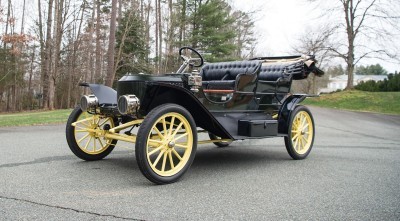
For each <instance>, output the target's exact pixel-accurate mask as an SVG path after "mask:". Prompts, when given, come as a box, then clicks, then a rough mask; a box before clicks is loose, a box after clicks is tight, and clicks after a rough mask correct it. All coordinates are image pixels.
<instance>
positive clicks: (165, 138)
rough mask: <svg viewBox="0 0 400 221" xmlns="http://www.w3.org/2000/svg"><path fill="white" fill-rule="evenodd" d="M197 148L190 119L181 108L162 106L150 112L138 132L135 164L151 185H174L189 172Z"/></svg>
mask: <svg viewBox="0 0 400 221" xmlns="http://www.w3.org/2000/svg"><path fill="white" fill-rule="evenodd" d="M196 148H197V131H196V124H195V122H194V120H193V117H192V116H191V115H190V113H189V112H188V111H187V110H186V109H185V108H183V107H182V106H179V105H176V104H164V105H160V106H158V107H156V108H154V109H153V110H152V111H150V113H149V114H148V115H147V116H146V118H145V119H144V121H143V123H142V125H141V126H140V128H139V131H138V135H137V140H136V146H135V154H136V161H137V163H138V166H139V169H140V171H141V172H142V174H143V175H144V176H145V177H146V178H147V179H148V180H150V181H152V182H153V183H156V184H168V183H173V182H176V181H177V180H178V179H179V178H181V177H182V176H183V174H184V173H185V172H186V171H187V170H188V169H189V167H190V165H191V164H192V162H193V160H194V156H195V153H196Z"/></svg>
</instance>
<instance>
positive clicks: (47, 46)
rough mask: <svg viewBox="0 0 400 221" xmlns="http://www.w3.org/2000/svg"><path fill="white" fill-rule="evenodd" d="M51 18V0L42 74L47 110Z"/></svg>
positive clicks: (51, 2)
mask: <svg viewBox="0 0 400 221" xmlns="http://www.w3.org/2000/svg"><path fill="white" fill-rule="evenodd" d="M52 18H53V0H49V7H48V13H47V32H46V46H45V70H44V73H43V80H44V82H43V108H44V109H48V108H49V90H50V88H49V86H50V82H49V80H50V77H51V74H50V73H51V25H52Z"/></svg>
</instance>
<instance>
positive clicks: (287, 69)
mask: <svg viewBox="0 0 400 221" xmlns="http://www.w3.org/2000/svg"><path fill="white" fill-rule="evenodd" d="M289 74H292V75H293V79H303V78H305V77H307V76H306V73H305V71H304V62H303V61H296V62H291V63H288V62H274V63H263V64H262V66H261V69H260V75H259V77H258V79H259V80H262V81H277V80H278V79H279V78H281V77H284V76H285V75H286V76H287V75H289Z"/></svg>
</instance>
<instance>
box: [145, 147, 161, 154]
mask: <svg viewBox="0 0 400 221" xmlns="http://www.w3.org/2000/svg"><path fill="white" fill-rule="evenodd" d="M162 148H163V146H159V147H157V148H156V149H154V150H152V151H150V152H149V153H148V155H149V156H151V155H153V154H154V153H156V152H157V151H159V150H161V149H162Z"/></svg>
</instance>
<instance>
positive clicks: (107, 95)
mask: <svg viewBox="0 0 400 221" xmlns="http://www.w3.org/2000/svg"><path fill="white" fill-rule="evenodd" d="M79 86H83V87H89V88H90V90H91V91H92V93H93V94H94V95H95V96H96V97H97V99H98V100H99V104H100V105H107V106H109V105H113V106H114V105H117V91H116V90H114V89H112V88H111V87H107V86H105V85H102V84H88V83H80V84H79Z"/></svg>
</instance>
